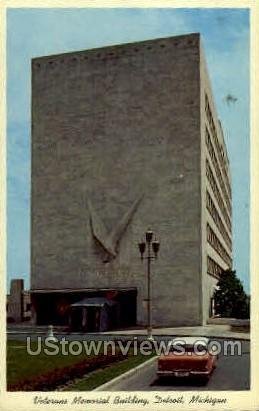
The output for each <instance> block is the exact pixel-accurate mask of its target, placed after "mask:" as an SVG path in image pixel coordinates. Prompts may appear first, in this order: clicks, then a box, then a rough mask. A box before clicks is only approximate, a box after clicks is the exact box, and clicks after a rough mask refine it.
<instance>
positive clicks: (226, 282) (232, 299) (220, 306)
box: [214, 270, 249, 318]
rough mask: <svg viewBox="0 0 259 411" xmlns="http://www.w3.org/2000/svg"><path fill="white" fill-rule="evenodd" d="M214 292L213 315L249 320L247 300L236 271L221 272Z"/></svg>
mask: <svg viewBox="0 0 259 411" xmlns="http://www.w3.org/2000/svg"><path fill="white" fill-rule="evenodd" d="M217 286H218V289H217V290H215V292H214V301H215V314H219V315H220V316H221V317H232V318H249V298H248V296H247V295H246V293H245V291H244V288H243V284H242V283H241V281H240V280H239V278H237V276H236V271H232V270H226V271H223V272H222V274H221V276H220V279H219V281H218V284H217Z"/></svg>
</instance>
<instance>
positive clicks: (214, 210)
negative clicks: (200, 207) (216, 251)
mask: <svg viewBox="0 0 259 411" xmlns="http://www.w3.org/2000/svg"><path fill="white" fill-rule="evenodd" d="M206 206H207V209H208V211H209V213H210V215H211V217H212V218H213V221H214V223H215V224H216V226H217V227H218V229H219V231H220V233H221V235H222V237H223V238H224V240H225V242H226V244H227V245H228V247H229V248H230V249H231V250H232V241H231V238H230V236H229V235H228V232H227V230H226V229H225V226H224V224H223V222H222V219H221V217H220V215H219V213H218V210H217V208H216V206H215V204H214V202H213V200H212V198H211V196H210V194H209V192H208V191H207V192H206Z"/></svg>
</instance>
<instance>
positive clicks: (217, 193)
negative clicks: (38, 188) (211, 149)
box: [206, 159, 231, 232]
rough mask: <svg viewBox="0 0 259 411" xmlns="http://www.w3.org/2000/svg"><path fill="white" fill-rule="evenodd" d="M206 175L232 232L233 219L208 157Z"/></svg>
mask: <svg viewBox="0 0 259 411" xmlns="http://www.w3.org/2000/svg"><path fill="white" fill-rule="evenodd" d="M206 176H207V178H208V180H209V183H210V186H211V188H212V191H213V193H214V194H215V197H216V199H217V201H218V205H219V208H220V210H221V213H222V215H223V217H224V220H225V222H226V225H227V227H228V229H229V231H230V232H231V221H230V218H229V216H228V213H227V209H226V207H225V204H224V201H223V199H222V197H221V194H220V191H219V189H218V185H217V182H216V180H215V178H214V175H213V173H212V170H211V168H210V165H209V161H208V160H207V159H206Z"/></svg>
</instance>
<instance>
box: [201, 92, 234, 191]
mask: <svg viewBox="0 0 259 411" xmlns="http://www.w3.org/2000/svg"><path fill="white" fill-rule="evenodd" d="M205 112H206V115H207V119H208V122H209V125H210V128H211V131H212V135H213V138H214V142H215V146H216V149H217V152H218V156H219V160H220V163H221V168H222V170H223V174H224V177H225V183H226V186H227V190H228V194H229V196H230V198H231V185H230V182H229V177H228V174H227V172H226V167H227V166H226V160H225V153H224V150H223V147H222V146H221V145H220V144H219V140H218V137H217V131H216V127H215V123H214V120H213V116H212V112H211V109H210V104H209V99H208V96H207V95H205Z"/></svg>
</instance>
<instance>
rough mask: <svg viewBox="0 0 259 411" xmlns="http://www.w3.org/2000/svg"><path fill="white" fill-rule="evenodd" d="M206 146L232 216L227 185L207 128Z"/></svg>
mask: <svg viewBox="0 0 259 411" xmlns="http://www.w3.org/2000/svg"><path fill="white" fill-rule="evenodd" d="M206 144H207V147H208V151H209V153H210V157H211V160H212V163H213V166H214V168H215V171H216V174H217V177H218V180H219V183H220V186H221V189H222V192H223V195H224V198H225V201H226V204H227V207H228V211H229V215H231V203H230V200H229V196H228V194H227V192H226V188H225V185H224V182H223V179H222V175H221V172H220V169H219V165H218V160H217V157H216V154H215V151H214V148H213V145H212V142H211V138H210V133H209V131H208V129H207V127H206Z"/></svg>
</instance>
